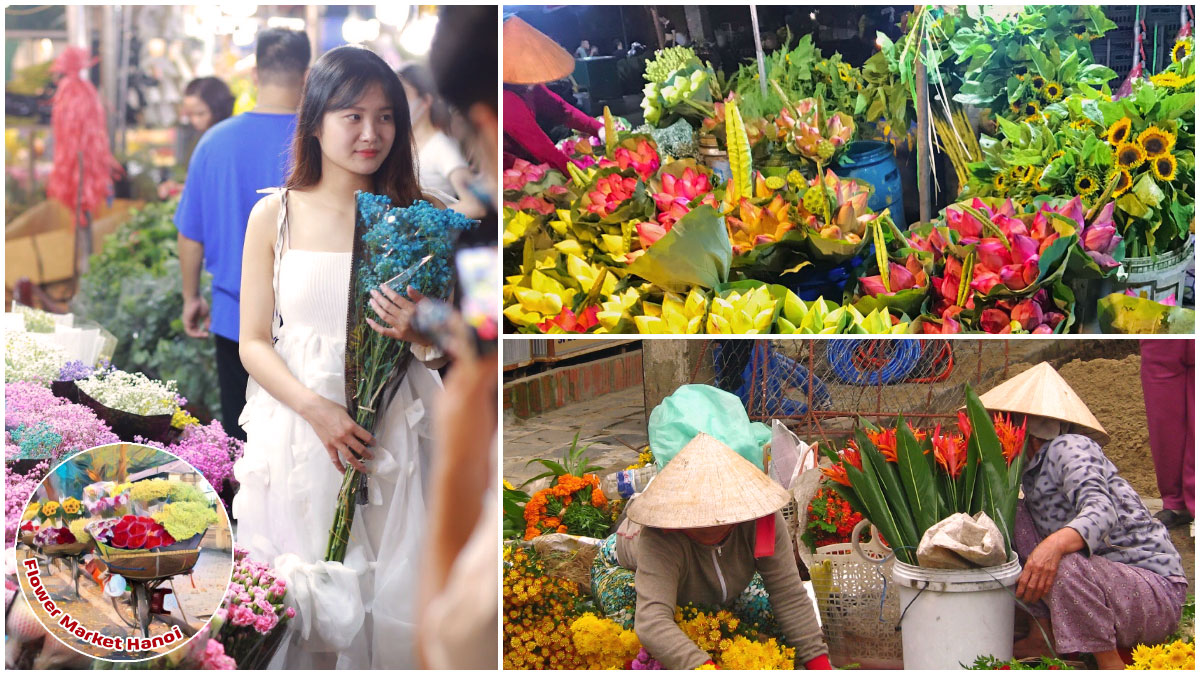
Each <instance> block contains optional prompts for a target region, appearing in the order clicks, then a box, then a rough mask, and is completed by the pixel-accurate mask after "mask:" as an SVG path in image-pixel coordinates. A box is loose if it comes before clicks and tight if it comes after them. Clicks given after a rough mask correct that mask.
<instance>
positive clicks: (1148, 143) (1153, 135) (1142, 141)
mask: <svg viewBox="0 0 1200 675" xmlns="http://www.w3.org/2000/svg"><path fill="white" fill-rule="evenodd" d="M1137 142H1138V145H1140V146H1142V149H1143V150H1145V151H1146V156H1147V157H1158V156H1159V155H1165V154H1167V153H1168V152H1171V150H1172V148H1174V147H1175V136H1174V135H1173V134H1172V133H1171V132H1169V131H1166V130H1164V129H1159V128H1158V127H1156V126H1151V127H1150V128H1149V129H1146V130H1145V131H1143V132H1142V133H1140V134H1138V137H1137Z"/></svg>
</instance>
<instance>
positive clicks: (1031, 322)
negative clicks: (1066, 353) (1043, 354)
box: [979, 288, 1067, 335]
mask: <svg viewBox="0 0 1200 675" xmlns="http://www.w3.org/2000/svg"><path fill="white" fill-rule="evenodd" d="M1066 318H1067V317H1066V315H1065V314H1063V313H1062V312H1060V311H1058V307H1057V306H1056V305H1055V304H1054V301H1053V300H1052V299H1051V298H1050V293H1049V291H1047V290H1046V289H1044V288H1043V289H1041V290H1039V291H1038V292H1036V293H1034V294H1033V295H1031V296H1030V297H1028V298H1024V299H1022V300H1019V301H1017V300H1011V299H1009V300H1001V301H999V302H997V303H996V306H995V307H989V308H987V309H985V310H983V312H981V313H980V315H979V327H980V328H982V329H983V330H984V332H987V333H993V334H1009V333H1014V332H1027V333H1033V334H1035V335H1051V334H1053V333H1054V329H1055V328H1057V327H1058V324H1060V323H1062V322H1063V320H1065V319H1066Z"/></svg>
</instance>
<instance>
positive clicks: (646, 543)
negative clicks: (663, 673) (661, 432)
mask: <svg viewBox="0 0 1200 675" xmlns="http://www.w3.org/2000/svg"><path fill="white" fill-rule="evenodd" d="M789 500H790V496H789V495H788V493H787V492H786V491H785V490H784V489H783V488H782V487H780V486H779V485H778V484H776V483H775V482H774V481H773V480H772V479H771V478H769V477H768V476H767V475H766V474H765V473H763V471H762V470H761V469H760V468H758V467H757V466H755V465H754V464H752V463H751V462H749V461H748V460H746V459H745V458H743V457H742V456H741V455H739V454H738V453H736V452H734V451H733V450H731V449H730V448H729V447H728V446H727V445H725V444H724V443H722V442H721V441H718V440H717V439H715V438H713V437H711V436H709V435H707V434H704V433H700V434H698V435H696V437H695V438H693V439H692V440H691V442H689V443H688V444H687V445H686V446H684V447H683V449H682V450H680V451H679V453H678V454H677V455H675V456H674V458H673V459H671V460H670V461H669V462H668V463H667V465H666V466H665V467H664V468H663V470H662V472H660V473H659V474H658V476H657V477H656V478H655V479H654V480H653V481H652V482H651V483H650V485H649V486H648V487H647V488H646V490H645V492H643V493H642V494H641V495H640V496H638V497H635V498H634V499H633V500H632V501H631V502H630V504H629V507H628V509H627V510H626V514H627V516H628V520H627V521H626V522H625V523H623V524H622V527H621V528H620V530H619V531H618V533H617V534H616V535H614V536H613V537H610V539H609V540H607V541H606V545H605V546H603V547H601V553H600V555H598V556H597V559H596V563H595V565H594V566H593V591H594V593H595V596H596V597H597V599H598V600H599V602H600V604H601V605H602V607H603V608H604V611H605V614H606V615H607V616H608V617H609V618H612V619H614V620H616V621H618V622H622V623H624V624H625V625H626V627H628V624H629V623H630V617H629V616H628V607H627V605H629V604H631V603H633V602H634V601H635V599H634V597H631V596H634V595H636V607H635V608H634V610H635V611H634V613H633V616H632V624H633V629H634V631H635V632H636V633H637V636H638V640H639V641H640V642H641V643H642V646H643V647H645V649H646V651H647V652H649V653H650V655H651V656H652V657H654V658H655V659H657V660H658V661H659V662H661V663H662V664H663V667H664V668H667V669H672V670H679V669H694V668H697V667H699V666H701V665H704V664H705V663H711V662H712V655H710V654H708V653H707V652H705V651H704V650H702V649H700V647H699V646H697V645H696V643H694V642H692V641H691V640H690V639H689V638H688V637H687V636H686V635H685V634H684V633H683V631H682V630H681V629H680V628H679V626H678V624H676V623H675V608H676V606H684V605H687V604H693V605H696V606H699V607H704V608H714V607H722V608H725V609H729V610H731V611H732V612H733V613H734V614H735V615H736V616H738V617H739V618H740V619H741V620H743V621H748V622H750V623H758V624H759V625H760V626H765V625H767V624H770V623H771V622H772V621H773V622H774V623H775V624H776V625H777V626H778V628H779V630H780V631H781V632H782V634H783V638H784V642H786V643H787V644H788V645H789V646H791V647H794V648H795V649H796V663H797V664H802V665H804V666H805V667H807V668H810V669H814V668H819V669H829V668H831V666H830V663H829V657H828V650H827V649H826V647H825V643H824V640H823V638H822V635H821V628H820V626H819V625H818V624H817V615H816V610H815V608H814V607H813V603H812V601H811V600H810V599H809V597H808V595H807V593H806V592H805V590H804V586H803V585H802V584H801V581H800V573H799V571H798V570H797V568H796V559H795V556H794V555H793V553H792V547H791V545H790V542H789V540H788V535H787V528H786V526H785V524H784V521H783V517H782V516H781V515H780V513H779V510H780V509H782V508H783V507H784V506H785V505H786V504H787V503H788V501H789ZM631 522H632V524H633V526H632V527H631V526H630V525H631ZM631 581H632V589H630V585H631V584H630V582H631Z"/></svg>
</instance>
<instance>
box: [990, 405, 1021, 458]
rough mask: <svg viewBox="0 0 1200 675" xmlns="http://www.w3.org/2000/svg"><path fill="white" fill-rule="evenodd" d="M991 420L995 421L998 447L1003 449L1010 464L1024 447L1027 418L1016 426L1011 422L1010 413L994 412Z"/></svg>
mask: <svg viewBox="0 0 1200 675" xmlns="http://www.w3.org/2000/svg"><path fill="white" fill-rule="evenodd" d="M992 421H993V422H994V423H995V427H996V436H997V437H999V439H1000V447H1001V448H1003V449H1004V459H1005V460H1006V461H1007V462H1008V463H1009V464H1010V465H1011V464H1012V463H1013V460H1014V459H1016V458H1017V455H1019V454H1021V451H1022V450H1024V449H1025V427H1026V426H1027V425H1028V424H1029V420H1028V419H1026V420H1025V421H1024V422H1022V423H1021V426H1019V427H1018V426H1017V425H1015V424H1013V423H1012V415H1008V414H1005V415H1003V416H1002V415H1001V414H1000V413H996V416H995V417H993V418H992Z"/></svg>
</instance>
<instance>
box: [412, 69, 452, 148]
mask: <svg viewBox="0 0 1200 675" xmlns="http://www.w3.org/2000/svg"><path fill="white" fill-rule="evenodd" d="M399 75H400V80H401V81H402V82H404V83H405V84H407V85H408V86H410V87H412V88H413V89H416V90H417V95H418V96H428V97H430V101H431V102H430V105H429V121H430V122H432V123H433V126H434V127H435V128H437V129H438V130H439V131H443V132H449V130H450V109H449V108H448V107H447V106H446V102H445V101H443V100H442V97H441V96H440V95H439V94H438V90H437V84H436V83H435V82H434V81H433V73H431V72H430V71H429V68H427V67H425V66H423V65H421V64H419V63H414V64H411V65H408V66H405V67H404V68H401V69H400V73H399Z"/></svg>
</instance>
